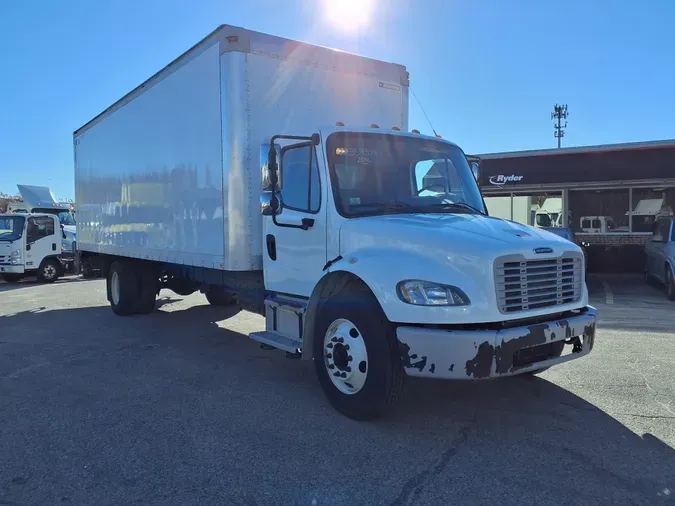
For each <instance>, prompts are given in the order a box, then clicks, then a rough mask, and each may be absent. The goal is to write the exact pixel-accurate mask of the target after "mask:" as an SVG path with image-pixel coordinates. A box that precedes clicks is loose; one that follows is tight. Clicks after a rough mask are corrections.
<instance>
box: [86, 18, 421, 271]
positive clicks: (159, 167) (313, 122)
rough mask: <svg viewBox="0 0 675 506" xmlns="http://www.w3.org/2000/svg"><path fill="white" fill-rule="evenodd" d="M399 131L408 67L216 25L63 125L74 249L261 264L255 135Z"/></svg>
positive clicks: (212, 263)
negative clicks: (67, 130)
mask: <svg viewBox="0 0 675 506" xmlns="http://www.w3.org/2000/svg"><path fill="white" fill-rule="evenodd" d="M336 121H342V122H344V123H345V124H346V125H350V126H356V125H360V126H364V125H365V126H367V125H370V124H372V123H376V124H379V125H381V126H382V127H383V128H391V127H392V126H395V127H398V128H400V129H402V130H406V129H407V128H408V74H407V72H406V69H405V67H403V66H401V65H397V64H392V63H385V62H381V61H377V60H372V59H368V58H363V57H360V56H356V55H353V54H348V53H344V52H341V51H336V50H332V49H327V48H323V47H318V46H313V45H309V44H304V43H299V42H296V41H291V40H288V39H283V38H279V37H275V36H270V35H266V34H262V33H258V32H253V31H250V30H246V29H242V28H238V27H232V26H227V25H223V26H220V27H219V28H218V29H216V30H215V31H214V32H213V33H211V34H210V35H209V36H208V37H206V38H205V39H204V40H202V41H201V42H200V43H198V44H197V45H195V46H194V47H193V48H191V49H190V50H189V51H187V52H186V53H184V54H183V55H182V56H180V57H179V58H178V59H176V60H175V61H174V62H172V63H171V64H169V65H168V66H167V67H165V68H164V69H162V70H161V71H160V72H158V73H157V74H155V75H154V76H153V77H151V78H150V79H149V80H147V81H146V82H145V83H143V84H142V85H140V86H139V87H138V88H136V89H135V90H133V91H132V92H130V93H129V94H128V95H126V96H124V97H123V98H122V99H120V100H119V101H118V102H116V103H115V104H113V105H112V106H111V107H109V108H108V109H107V110H105V111H104V112H103V113H101V114H100V115H98V116H97V117H95V118H94V119H92V120H91V121H90V122H89V123H87V124H85V125H84V126H82V127H81V128H80V129H79V130H77V131H75V133H74V135H73V142H74V151H75V192H76V202H77V204H78V223H77V227H78V240H79V249H80V250H81V251H88V252H93V253H106V254H112V255H121V256H128V257H134V258H143V259H149V260H157V261H163V262H169V263H177V264H185V265H192V266H199V267H207V268H216V269H220V270H230V271H248V270H260V269H262V217H261V215H260V201H259V197H260V190H261V169H260V166H261V163H260V152H261V146H262V145H264V144H268V143H269V141H270V137H271V136H272V135H274V134H275V133H278V132H280V131H283V132H288V133H292V134H297V135H311V134H312V133H314V132H315V131H316V129H317V128H319V127H320V126H322V125H333V124H335V122H336Z"/></svg>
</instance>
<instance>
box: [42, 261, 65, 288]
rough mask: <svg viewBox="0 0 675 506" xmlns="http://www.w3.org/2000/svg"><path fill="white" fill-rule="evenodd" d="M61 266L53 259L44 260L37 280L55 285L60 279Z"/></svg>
mask: <svg viewBox="0 0 675 506" xmlns="http://www.w3.org/2000/svg"><path fill="white" fill-rule="evenodd" d="M60 272H61V264H60V263H59V262H58V261H57V260H54V259H53V258H47V259H46V260H44V261H43V262H42V263H41V264H40V267H39V268H38V271H37V279H38V281H39V282H40V283H53V282H54V281H56V280H57V279H59V274H60Z"/></svg>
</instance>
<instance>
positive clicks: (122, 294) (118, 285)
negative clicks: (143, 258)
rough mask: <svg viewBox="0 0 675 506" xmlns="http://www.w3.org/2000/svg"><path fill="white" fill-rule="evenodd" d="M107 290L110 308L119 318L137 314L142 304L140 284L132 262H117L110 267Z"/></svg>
mask: <svg viewBox="0 0 675 506" xmlns="http://www.w3.org/2000/svg"><path fill="white" fill-rule="evenodd" d="M106 290H107V294H108V301H110V307H111V308H112V310H113V313H115V314H116V315H118V316H129V315H132V314H134V313H136V310H137V308H138V307H139V303H140V299H141V297H140V282H139V279H138V275H137V272H136V270H135V269H134V268H133V266H132V265H131V263H130V262H125V261H122V260H116V261H115V262H113V263H112V265H111V266H110V271H109V272H108V279H107V281H106Z"/></svg>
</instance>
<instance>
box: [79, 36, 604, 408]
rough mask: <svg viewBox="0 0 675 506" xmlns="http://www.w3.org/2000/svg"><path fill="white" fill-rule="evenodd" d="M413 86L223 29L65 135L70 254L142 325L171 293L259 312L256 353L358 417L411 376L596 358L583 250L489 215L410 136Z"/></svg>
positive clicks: (462, 159)
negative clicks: (73, 209)
mask: <svg viewBox="0 0 675 506" xmlns="http://www.w3.org/2000/svg"><path fill="white" fill-rule="evenodd" d="M408 79H409V78H408V73H407V71H406V69H405V67H403V66H401V65H396V64H391V63H385V62H381V61H376V60H372V59H368V58H363V57H360V56H356V55H353V54H348V53H344V52H340V51H334V50H330V49H327V48H323V47H317V46H312V45H309V44H304V43H301V42H297V41H292V40H288V39H283V38H279V37H275V36H271V35H266V34H262V33H257V32H253V31H250V30H246V29H242V28H237V27H232V26H225V25H224V26H221V27H219V28H218V29H217V30H215V31H214V32H213V33H211V34H210V35H209V36H208V37H206V38H205V39H204V40H202V41H201V42H200V43H198V44H197V45H195V46H194V47H193V48H192V49H190V50H189V51H187V52H186V53H185V54H183V55H182V56H181V57H179V58H178V59H177V60H175V61H174V62H173V63H171V64H170V65H168V66H167V67H165V68H164V69H163V70H161V71H160V72H158V73H157V74H155V75H154V76H153V77H152V78H150V79H149V80H148V81H146V82H145V83H143V84H142V85H141V86H139V87H138V88H136V89H135V90H133V91H131V92H130V93H129V94H127V95H126V96H125V97H123V98H122V99H120V100H119V101H118V102H116V103H115V104H113V105H112V106H110V107H109V108H108V109H107V110H105V111H104V112H103V113H101V114H99V115H98V116H96V117H95V118H94V119H92V120H91V121H90V122H89V123H87V124H85V125H84V126H82V127H81V128H80V129H78V130H77V131H75V132H74V135H73V141H74V150H75V188H76V201H77V203H78V221H77V227H78V239H79V243H78V244H79V245H78V247H79V250H80V255H81V259H82V262H88V263H90V264H91V265H92V266H95V267H96V268H97V269H100V271H101V273H102V275H103V276H104V277H105V278H106V285H107V294H108V300H109V302H110V305H111V307H112V310H113V311H114V312H115V313H116V314H118V315H121V316H126V315H134V314H142V313H149V312H151V311H152V310H153V308H154V307H155V300H156V296H157V294H158V293H159V290H161V289H164V288H167V289H171V290H174V291H175V292H177V293H178V294H181V295H186V294H190V293H193V292H195V291H201V292H203V293H204V294H205V295H206V298H207V300H208V301H209V302H210V303H211V304H213V305H218V306H223V305H231V304H238V305H239V307H241V308H242V309H245V310H249V311H253V312H256V313H259V314H260V315H263V316H264V317H265V328H264V329H261V330H260V331H259V332H254V333H252V334H251V335H250V337H251V338H252V339H254V340H256V341H258V342H260V343H262V345H264V346H265V347H270V348H278V349H281V350H285V351H286V352H288V354H290V356H293V357H299V358H302V359H305V360H313V361H314V363H315V368H316V373H317V375H318V379H319V382H320V384H321V386H322V388H323V391H324V392H325V394H326V396H327V398H328V400H329V401H330V403H331V404H332V405H333V406H334V407H335V408H336V409H337V410H338V411H340V412H341V413H343V414H345V415H346V416H348V417H351V418H354V419H368V418H373V417H376V416H379V415H380V414H382V413H383V412H384V411H385V410H386V409H387V408H388V407H390V406H391V405H392V404H393V403H394V401H395V400H396V399H397V398H398V397H399V395H400V393H401V389H402V385H403V381H404V378H405V376H406V375H409V376H424V377H429V378H445V379H464V380H466V379H483V378H495V377H503V376H510V375H514V374H523V373H535V372H538V371H541V370H544V369H546V368H548V367H550V366H552V365H556V364H560V363H562V362H565V361H568V360H571V359H574V358H578V357H582V356H584V355H585V354H587V353H589V352H590V351H591V349H592V348H593V341H594V336H595V323H596V312H595V310H594V308H592V307H590V306H589V305H588V294H587V290H586V286H585V283H584V267H583V254H582V252H581V250H580V249H579V248H578V247H577V246H576V245H574V244H572V243H569V242H568V241H564V240H562V239H560V238H559V237H557V236H555V235H552V234H550V233H547V232H544V231H539V230H537V229H534V228H530V227H526V226H521V225H518V224H516V223H512V222H507V221H503V220H500V219H496V218H491V217H489V216H487V215H486V213H485V209H484V205H483V201H482V198H481V194H480V191H479V189H478V186H477V183H476V181H475V179H474V176H473V174H472V171H471V168H470V167H469V164H468V163H467V158H466V156H465V154H464V153H463V152H462V150H461V149H460V148H459V147H457V146H456V145H455V144H453V143H451V142H448V141H446V140H442V139H440V138H435V137H427V136H423V135H420V134H419V133H418V132H416V131H413V132H408ZM326 125H330V126H326ZM432 169H433V170H434V174H436V175H438V174H441V175H443V177H442V178H441V179H440V180H439V179H438V178H434V180H433V184H429V185H426V186H425V184H424V177H425V175H427V174H429V172H430V171H431V170H432ZM130 184H131V185H137V186H129V185H130ZM153 185H154V186H153ZM148 188H151V189H152V190H148ZM146 190H147V191H150V192H151V193H152V194H153V198H150V197H149V196H146V193H144V192H146ZM134 195H136V196H134Z"/></svg>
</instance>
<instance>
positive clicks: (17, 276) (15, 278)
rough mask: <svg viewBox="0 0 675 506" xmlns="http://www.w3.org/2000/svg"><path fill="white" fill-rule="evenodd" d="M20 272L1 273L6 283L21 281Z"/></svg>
mask: <svg viewBox="0 0 675 506" xmlns="http://www.w3.org/2000/svg"><path fill="white" fill-rule="evenodd" d="M21 277H22V276H21V274H3V275H2V279H4V280H5V281H7V283H18V282H19V281H21Z"/></svg>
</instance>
